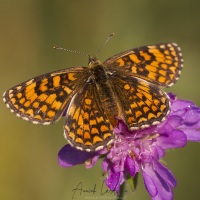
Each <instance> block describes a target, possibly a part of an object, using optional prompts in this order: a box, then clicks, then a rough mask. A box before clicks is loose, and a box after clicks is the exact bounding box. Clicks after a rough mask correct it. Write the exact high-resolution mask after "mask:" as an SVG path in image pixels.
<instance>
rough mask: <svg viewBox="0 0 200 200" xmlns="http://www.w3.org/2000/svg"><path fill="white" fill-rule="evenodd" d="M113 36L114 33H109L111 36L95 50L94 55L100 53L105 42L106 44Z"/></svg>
mask: <svg viewBox="0 0 200 200" xmlns="http://www.w3.org/2000/svg"><path fill="white" fill-rule="evenodd" d="M113 36H114V33H111V34H110V35H109V36H108V37H107V39H106V41H105V42H104V43H103V44H102V45H101V46H100V47H99V48H98V49H97V51H96V55H97V54H98V53H99V52H100V51H101V49H102V48H103V47H104V46H105V45H106V44H107V42H108V41H109V40H110V39H111V38H112V37H113Z"/></svg>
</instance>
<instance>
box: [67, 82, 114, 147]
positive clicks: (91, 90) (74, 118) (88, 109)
mask: <svg viewBox="0 0 200 200" xmlns="http://www.w3.org/2000/svg"><path fill="white" fill-rule="evenodd" d="M64 129H65V133H64V134H65V138H66V139H67V140H68V141H69V142H70V144H71V145H73V146H75V147H76V148H78V149H82V150H86V151H94V150H98V149H101V148H103V147H104V146H106V145H108V144H109V143H111V141H112V138H113V127H112V125H111V123H110V121H109V119H108V116H107V115H106V113H105V111H104V109H103V106H102V102H101V99H99V95H98V91H97V88H96V85H95V84H90V83H86V84H84V85H83V86H82V88H81V90H80V91H79V92H77V93H76V94H75V95H74V97H73V99H72V101H71V103H70V105H69V107H68V109H67V111H66V122H65V126H64Z"/></svg>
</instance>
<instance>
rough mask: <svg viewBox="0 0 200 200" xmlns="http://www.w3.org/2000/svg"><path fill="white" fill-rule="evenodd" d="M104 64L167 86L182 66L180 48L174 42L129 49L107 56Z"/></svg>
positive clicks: (177, 75) (173, 81)
mask: <svg viewBox="0 0 200 200" xmlns="http://www.w3.org/2000/svg"><path fill="white" fill-rule="evenodd" d="M104 65H105V66H108V67H109V66H119V67H120V68H122V70H123V71H126V72H129V73H130V75H134V76H136V77H139V78H142V79H144V80H146V81H148V82H151V83H154V84H156V85H160V86H163V87H169V86H171V85H173V84H174V83H175V82H176V80H177V79H178V78H179V75H180V72H181V69H182V67H183V59H182V54H181V51H180V48H179V47H178V46H177V44H175V43H163V44H157V45H149V46H143V47H140V48H135V49H131V50H128V51H125V52H123V53H119V54H117V55H115V56H112V57H110V58H108V59H107V60H106V61H105V62H104Z"/></svg>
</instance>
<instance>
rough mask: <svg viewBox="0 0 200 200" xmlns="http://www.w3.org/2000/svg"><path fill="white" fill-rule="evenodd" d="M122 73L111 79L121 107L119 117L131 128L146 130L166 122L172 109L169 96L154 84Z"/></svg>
mask: <svg viewBox="0 0 200 200" xmlns="http://www.w3.org/2000/svg"><path fill="white" fill-rule="evenodd" d="M116 73H117V70H116ZM120 73H121V72H120V71H119V72H118V74H117V75H116V76H113V77H112V78H111V81H112V89H113V91H114V93H115V96H116V101H117V102H118V105H119V117H120V118H121V119H123V120H124V122H125V123H126V124H127V125H128V126H129V128H130V129H139V128H145V127H148V126H150V125H155V124H158V123H160V122H161V121H162V120H164V118H165V117H166V115H167V114H168V112H169V109H170V103H169V99H168V96H167V94H166V93H165V92H164V91H162V90H161V89H160V88H159V87H156V86H155V85H154V84H149V83H147V82H145V81H143V80H141V79H138V78H137V77H130V76H129V77H128V76H127V75H125V74H120Z"/></svg>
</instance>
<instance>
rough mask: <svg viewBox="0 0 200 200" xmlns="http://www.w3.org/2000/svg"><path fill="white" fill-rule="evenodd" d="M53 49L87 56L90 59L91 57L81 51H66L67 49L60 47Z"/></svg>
mask: <svg viewBox="0 0 200 200" xmlns="http://www.w3.org/2000/svg"><path fill="white" fill-rule="evenodd" d="M53 48H54V49H56V50H61V51H68V52H71V53H77V54H81V55H85V56H87V57H89V55H88V54H86V53H83V52H80V51H76V50H71V49H65V48H62V47H58V46H55V47H53Z"/></svg>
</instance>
